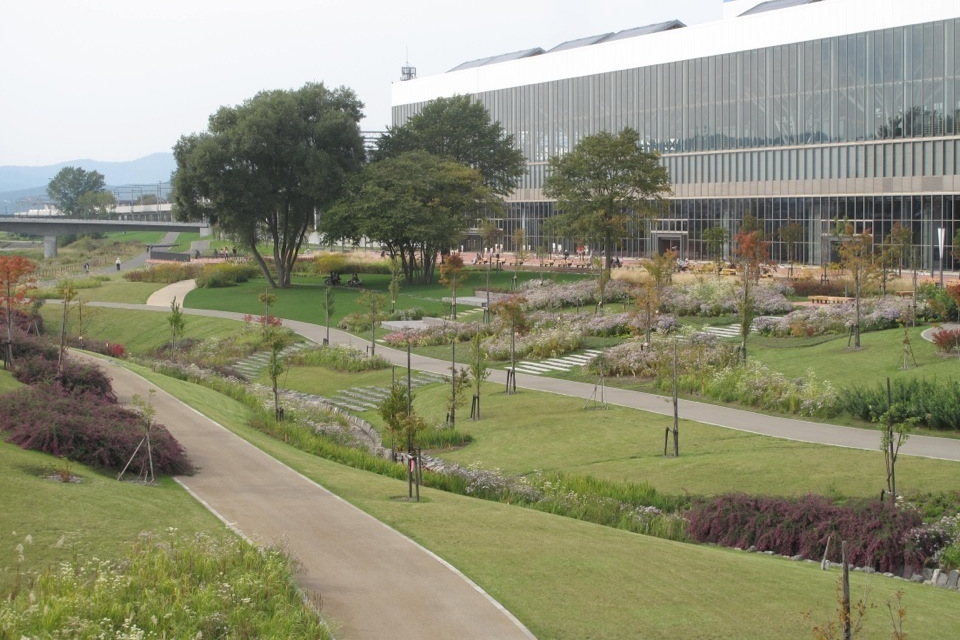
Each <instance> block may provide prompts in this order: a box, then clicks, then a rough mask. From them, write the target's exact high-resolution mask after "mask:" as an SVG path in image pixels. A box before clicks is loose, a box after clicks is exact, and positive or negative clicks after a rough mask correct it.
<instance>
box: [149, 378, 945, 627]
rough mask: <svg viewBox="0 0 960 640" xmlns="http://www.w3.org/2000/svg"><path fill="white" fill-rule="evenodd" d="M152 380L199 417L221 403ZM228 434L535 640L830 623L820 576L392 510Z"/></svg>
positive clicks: (922, 617) (909, 588)
mask: <svg viewBox="0 0 960 640" xmlns="http://www.w3.org/2000/svg"><path fill="white" fill-rule="evenodd" d="M147 375H148V377H149V378H150V379H151V380H152V381H153V382H154V383H155V384H157V386H160V387H163V388H165V389H166V390H168V391H171V392H172V393H175V394H177V395H182V394H185V393H186V394H187V395H189V397H190V401H191V403H197V404H195V406H197V407H198V408H200V409H201V410H204V409H203V406H204V404H206V403H207V402H215V403H217V404H222V403H223V401H222V400H220V399H218V398H219V396H216V394H212V392H209V391H207V390H204V389H196V388H193V389H190V390H189V391H187V390H186V388H187V387H192V385H187V384H185V383H182V382H179V381H176V380H171V379H168V378H162V377H160V376H156V375H154V374H147ZM520 398H523V397H522V396H520ZM523 399H524V400H525V401H526V400H527V399H528V398H523ZM204 412H205V413H206V412H207V410H204ZM221 413H222V412H221ZM220 421H221V423H222V424H224V425H225V426H227V427H228V428H230V429H231V430H233V431H234V432H236V433H238V434H240V435H241V436H243V437H245V438H246V439H248V440H250V441H251V442H252V443H253V444H255V445H257V446H259V447H261V448H263V449H264V450H266V451H267V452H269V453H271V454H272V455H274V456H275V457H277V458H278V459H280V460H282V461H283V462H285V463H286V464H288V465H290V466H291V467H292V468H294V469H296V470H297V471H299V472H301V473H303V474H305V475H306V476H308V477H310V478H312V479H314V480H316V481H317V482H319V483H321V484H323V485H324V486H326V487H327V488H329V489H330V490H332V491H334V492H335V493H337V494H338V495H340V496H342V497H343V498H345V499H347V500H348V501H350V502H352V503H354V504H356V505H357V506H359V507H360V508H362V509H363V510H364V511H366V512H368V513H370V514H371V515H373V516H374V517H376V518H378V519H380V520H382V521H384V522H386V523H388V524H390V525H391V526H393V527H395V528H397V529H398V530H400V531H401V532H403V533H405V534H407V535H409V536H411V537H412V538H413V539H414V540H416V541H417V542H419V543H420V544H423V545H424V546H426V547H427V548H428V549H430V550H431V551H433V552H435V553H437V554H438V555H440V556H441V557H442V558H444V559H446V560H447V561H449V562H451V563H452V564H453V565H454V566H456V567H457V568H458V569H460V570H461V571H463V572H464V573H465V574H466V575H468V576H469V577H470V578H472V579H473V580H475V581H476V582H477V583H478V584H479V585H480V586H481V587H483V588H484V589H485V590H486V591H488V592H489V593H490V594H491V595H492V596H493V597H494V598H496V599H497V600H499V601H500V602H501V603H502V604H504V605H505V606H506V607H507V609H509V610H510V611H511V612H512V613H514V614H515V615H517V616H518V617H519V618H520V619H521V620H522V621H523V622H524V623H525V624H527V625H528V626H529V627H530V628H531V629H532V631H533V632H534V633H535V634H536V635H537V637H538V638H539V639H540V640H561V639H568V638H569V639H573V638H577V639H583V638H603V639H606V640H621V639H622V640H627V639H635V638H669V637H683V638H711V639H715V640H719V639H726V638H730V639H733V638H737V639H752V638H756V639H761V638H763V639H770V638H808V637H810V636H811V632H810V629H811V627H812V624H813V622H810V621H808V620H806V619H805V618H804V614H805V613H810V614H811V616H812V619H813V621H814V622H823V621H826V620H828V619H830V618H831V617H832V611H833V608H834V586H835V580H836V578H837V576H838V573H837V572H836V571H834V572H829V573H827V572H822V571H820V570H819V565H817V564H815V563H795V562H789V561H787V560H784V559H779V558H773V557H769V556H766V555H754V554H746V553H743V552H737V551H732V550H726V549H718V548H715V547H709V546H695V545H687V544H679V543H672V542H668V541H664V540H659V539H656V538H648V537H645V536H640V535H636V534H630V533H625V532H623V531H618V530H614V529H609V528H605V527H600V526H596V525H591V524H587V523H583V522H580V521H577V520H572V519H569V518H563V517H559V516H553V515H549V514H544V513H539V512H535V511H530V510H526V509H521V508H518V507H512V506H509V505H502V504H496V503H490V502H486V501H481V500H476V499H472V498H468V497H464V496H455V495H450V494H444V493H442V492H437V491H431V490H425V491H424V492H423V497H424V501H423V502H421V503H409V502H402V501H397V500H395V499H394V498H395V497H396V496H403V495H406V484H405V483H403V482H398V481H395V480H390V479H387V478H383V477H380V476H376V475H372V474H369V473H365V472H361V471H356V470H354V469H349V468H346V467H343V466H340V465H337V464H334V463H331V462H328V461H326V460H321V459H317V458H315V457H313V456H310V455H307V454H304V453H302V452H299V451H296V450H293V449H291V448H290V447H288V446H286V445H284V444H282V443H280V442H277V441H274V440H271V439H269V438H267V437H266V436H263V435H262V434H260V433H257V432H254V431H252V430H250V429H249V428H248V427H246V426H244V425H242V424H240V423H238V422H237V421H236V420H234V419H229V416H228V415H221V418H220ZM853 583H854V586H853V593H854V594H859V593H861V592H862V591H863V589H864V588H869V590H870V600H871V601H872V602H875V603H879V604H880V606H881V607H883V606H884V605H883V603H885V602H886V601H888V600H892V599H893V597H894V593H895V591H897V590H898V589H902V590H903V591H904V592H905V597H904V600H905V603H906V606H907V609H908V622H907V627H908V629H909V631H910V633H911V637H912V638H941V637H949V634H950V633H953V632H954V631H955V629H956V626H957V625H958V624H960V608H958V607H956V593H951V592H948V591H945V590H941V589H933V588H930V587H924V586H921V585H915V584H909V583H905V582H902V581H894V580H889V579H886V578H882V577H878V576H865V575H862V574H854V578H853ZM887 625H888V623H887V621H886V611H885V610H879V611H873V612H871V614H870V615H869V617H868V621H867V626H866V628H865V632H864V637H871V638H872V637H885V636H886V635H887V633H888V627H887Z"/></svg>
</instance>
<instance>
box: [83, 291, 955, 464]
mask: <svg viewBox="0 0 960 640" xmlns="http://www.w3.org/2000/svg"><path fill="white" fill-rule="evenodd" d="M191 288H192V286H191V285H190V284H187V283H176V284H174V285H171V286H170V287H164V288H163V289H161V290H159V291H157V292H156V293H154V294H153V295H152V296H151V297H150V304H151V305H155V307H156V308H157V310H160V309H162V310H164V311H169V309H170V301H171V300H172V298H173V295H174V294H176V295H177V299H178V300H181V301H182V300H183V297H184V296H185V295H186V293H187V292H188V291H189V290H190V289H191ZM100 304H101V305H102V306H113V307H121V308H129V309H144V308H145V307H144V306H143V305H128V304H120V303H100ZM183 311H184V313H186V314H190V315H201V316H210V317H220V318H230V319H241V318H242V316H241V314H237V313H230V312H226V311H211V310H205V309H184V310H183ZM283 322H284V326H286V327H288V328H290V329H292V330H293V331H295V332H297V333H298V334H300V335H302V336H303V337H305V338H308V339H310V340H313V341H314V342H317V343H322V342H323V338H324V337H325V336H326V328H325V327H323V326H320V325H315V324H310V323H307V322H299V321H296V320H284V321H283ZM944 326H945V327H947V328H951V327H954V326H955V327H956V328H960V325H944ZM925 337H926V336H925ZM330 341H331V342H332V343H333V344H353V345H357V346H360V347H365V346H366V345H368V344H369V341H368V340H363V339H361V338H358V337H357V336H354V335H351V334H349V333H346V332H343V331H338V330H336V329H332V328H331V329H330ZM377 353H378V354H380V355H381V356H383V357H384V358H386V359H387V360H389V361H390V362H392V363H394V364H397V365H399V366H404V367H405V366H406V365H407V354H406V352H403V351H398V350H396V349H390V348H388V347H385V346H383V345H380V344H378V345H377ZM410 363H411V366H412V367H413V368H414V369H418V370H422V371H432V372H434V373H438V374H441V375H449V373H450V364H449V363H448V362H446V361H444V360H436V359H434V358H428V357H425V356H418V355H416V354H412V355H411V359H410ZM488 380H490V381H491V382H496V383H500V384H503V385H506V382H507V372H506V371H505V370H493V371H492V372H491V375H490V377H489V378H488ZM517 386H518V387H522V388H524V389H535V390H537V391H545V392H548V393H556V394H559V395H566V396H573V397H578V398H583V399H584V400H586V399H588V398H590V397H591V396H593V394H594V385H592V384H585V383H581V382H573V381H570V380H560V379H557V378H547V377H540V376H535V375H527V374H523V373H521V372H519V371H518V372H517ZM604 397H605V399H606V401H607V402H608V403H609V404H615V405H619V406H624V407H630V408H633V409H640V410H642V411H649V412H651V413H658V414H661V415H673V407H672V405H671V404H670V402H669V401H668V399H666V398H665V397H663V396H658V395H654V394H650V393H642V392H639V391H627V390H624V389H617V388H614V387H606V388H605V391H604ZM679 411H680V416H681V417H682V418H683V419H685V420H695V421H697V422H702V423H704V424H710V425H714V426H718V427H724V428H727V429H736V430H739V431H747V432H750V433H756V434H760V435H766V436H772V437H775V438H784V439H787V440H797V441H800V442H812V443H817V444H827V445H832V446H837V447H849V448H853V449H864V450H867V451H874V450H877V449H878V448H879V446H880V443H879V436H878V434H877V432H876V431H874V430H871V429H857V428H853V427H841V426H837V425H830V424H823V423H820V422H811V421H807V420H799V419H793V418H783V417H779V416H767V415H763V414H759V413H754V412H752V411H745V410H742V409H734V408H730V407H722V406H718V405H713V404H707V403H703V402H696V401H694V400H680V402H679ZM900 452H901V453H902V454H904V455H912V456H921V457H925V458H936V459H940V460H953V461H957V462H960V439H951V438H937V437H930V436H917V435H914V436H911V437H910V439H909V440H907V442H906V443H905V444H904V445H903V447H902V448H901V449H900Z"/></svg>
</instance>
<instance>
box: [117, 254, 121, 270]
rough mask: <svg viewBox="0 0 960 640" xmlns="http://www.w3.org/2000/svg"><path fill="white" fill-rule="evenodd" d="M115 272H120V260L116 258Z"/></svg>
mask: <svg viewBox="0 0 960 640" xmlns="http://www.w3.org/2000/svg"><path fill="white" fill-rule="evenodd" d="M117 271H120V258H119V257H118V258H117Z"/></svg>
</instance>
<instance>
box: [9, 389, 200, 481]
mask: <svg viewBox="0 0 960 640" xmlns="http://www.w3.org/2000/svg"><path fill="white" fill-rule="evenodd" d="M0 429H2V430H3V431H5V432H7V434H8V436H7V441H8V442H11V443H13V444H16V445H19V446H21V447H23V448H24V449H33V450H36V451H43V452H45V453H49V454H52V455H55V456H63V457H65V458H68V459H70V460H73V461H75V462H80V463H82V464H86V465H90V466H94V467H102V468H107V469H114V470H120V469H122V468H123V467H124V465H126V464H127V461H128V460H130V457H131V456H132V455H133V452H134V451H135V450H137V445H138V444H139V443H140V442H141V440H142V439H143V437H144V429H143V425H142V421H141V418H140V416H138V415H137V414H136V413H135V412H133V411H129V410H127V409H124V408H123V407H121V406H120V405H118V404H116V403H111V402H107V401H105V400H104V398H103V397H102V396H98V395H95V394H92V393H88V392H82V393H77V394H72V393H70V392H68V391H66V390H65V389H63V388H61V387H59V386H57V385H53V384H42V385H36V386H32V387H27V388H23V389H19V390H17V391H14V392H12V393H9V394H6V395H3V396H0ZM150 445H151V446H150V448H151V452H152V455H153V468H154V470H155V472H156V473H165V474H174V475H178V474H188V473H192V472H193V465H192V464H191V463H190V461H189V459H188V458H187V455H186V451H185V450H184V449H183V447H182V446H181V445H180V443H178V442H177V441H176V440H175V439H174V437H173V436H172V435H170V432H169V431H167V429H166V428H165V427H164V426H162V425H156V426H154V427H153V428H152V429H151V431H150ZM146 456H147V452H146V447H141V448H140V450H139V451H138V452H137V456H136V457H135V458H134V459H133V462H132V463H131V465H130V469H140V468H142V465H145V464H147V457H146Z"/></svg>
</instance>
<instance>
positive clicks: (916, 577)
mask: <svg viewBox="0 0 960 640" xmlns="http://www.w3.org/2000/svg"><path fill="white" fill-rule="evenodd" d="M910 582H919V583H922V582H923V576H922V575H920V574H919V573H915V574H913V575H912V576H910Z"/></svg>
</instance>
